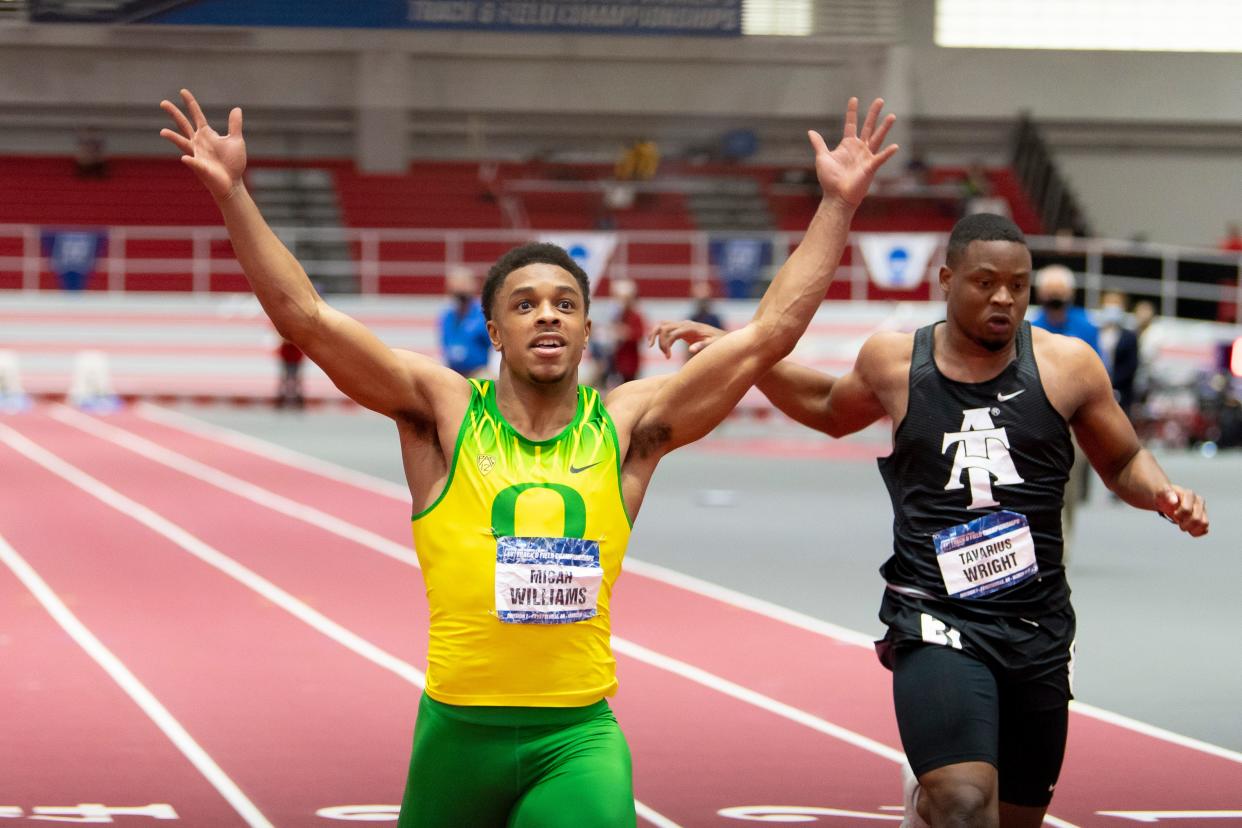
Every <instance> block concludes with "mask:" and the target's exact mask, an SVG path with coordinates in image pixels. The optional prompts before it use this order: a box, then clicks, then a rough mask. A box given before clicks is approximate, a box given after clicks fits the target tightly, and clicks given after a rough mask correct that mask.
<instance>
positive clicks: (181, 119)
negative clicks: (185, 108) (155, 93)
mask: <svg viewBox="0 0 1242 828" xmlns="http://www.w3.org/2000/svg"><path fill="white" fill-rule="evenodd" d="M160 109H162V110H164V111H165V112H167V113H168V117H170V118H172V119H173V123H174V124H176V125H177V129H179V130H181V134H182V135H184V136H185V137H186V138H193V137H194V127H193V126H191V125H190V121H189V120H188V119H187V118H186V117H185V115H183V114H182V113H181V110H180V109H178V108H177V105H176V104H175V103H173V102H172V101H169V100H163V101H160ZM160 134H161V135H162V134H163V133H160Z"/></svg>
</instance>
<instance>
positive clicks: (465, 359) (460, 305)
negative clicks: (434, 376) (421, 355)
mask: <svg viewBox="0 0 1242 828" xmlns="http://www.w3.org/2000/svg"><path fill="white" fill-rule="evenodd" d="M445 288H446V289H447V292H448V294H449V295H450V296H451V297H452V298H453V301H452V304H450V305H449V306H448V307H447V308H445V309H444V312H443V313H441V314H440V349H441V351H442V353H443V355H444V364H445V365H447V366H448V367H449V368H452V369H453V370H454V371H456V372H457V373H459V374H461V375H462V376H463V377H477V376H480V375H481V374H482V372H483V371H484V369H486V368H487V359H488V355H489V354H490V353H491V350H492V343H491V340H490V339H489V338H488V336H487V320H486V319H484V318H483V306H482V305H480V304H479V300H478V299H477V298H476V296H475V293H476V291H475V286H474V274H472V273H471V272H470V271H469V270H467V269H465V268H459V269H456V270H454V271H452V272H451V273H449V275H448V278H447V279H445Z"/></svg>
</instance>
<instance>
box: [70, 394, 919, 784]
mask: <svg viewBox="0 0 1242 828" xmlns="http://www.w3.org/2000/svg"><path fill="white" fill-rule="evenodd" d="M55 416H57V418H58V419H60V420H62V421H64V422H66V423H68V424H69V425H72V426H77V427H81V428H83V429H84V430H87V431H90V432H91V433H93V434H96V435H98V436H99V437H101V438H102V439H105V440H109V441H111V442H113V443H114V444H116V445H118V446H121V447H122V448H127V449H129V450H131V451H135V452H138V453H141V454H143V455H144V456H146V457H148V458H150V459H152V460H154V461H156V462H158V463H164V464H166V465H169V466H171V467H172V468H175V469H178V470H180V471H183V472H185V473H186V474H190V475H192V476H193V477H195V478H196V479H199V480H202V481H204V482H207V483H209V484H211V485H213V486H217V487H218V488H220V489H223V490H224V491H225V492H227V493H229V494H232V495H234V496H237V497H240V498H242V499H247V500H251V501H252V502H254V503H257V504H258V505H262V506H267V505H270V504H273V503H278V502H280V501H284V500H285V498H280V497H279V496H277V495H275V494H273V493H271V492H269V491H267V490H266V489H263V488H261V487H259V486H255V485H253V484H250V483H245V482H244V481H240V480H238V479H237V478H234V477H232V476H230V475H226V474H224V473H222V472H216V471H215V470H214V469H211V468H210V467H207V466H204V465H203V464H201V463H198V462H197V461H194V460H191V459H190V458H188V457H185V456H184V455H181V454H178V453H177V452H174V451H172V450H171V449H165V448H163V447H161V446H156V445H155V444H153V443H151V442H150V441H148V440H146V439H144V438H141V437H137V436H136V435H134V434H132V433H131V432H129V431H126V430H124V429H120V428H117V427H115V426H111V425H107V424H105V423H102V422H100V421H99V420H96V419H93V418H90V417H86V416H85V415H82V414H79V413H77V412H74V411H70V410H68V409H58V410H57V411H56V412H55ZM207 472H212V473H207ZM238 484H241V485H238ZM272 508H276V507H275V506H272ZM279 511H280V512H281V513H282V514H285V515H288V516H291V517H295V518H298V519H302V520H306V519H307V517H306V516H305V514H306V513H309V512H314V511H315V510H312V509H310V508H309V507H302V508H301V509H297V510H295V509H288V508H281V509H279ZM339 523H341V524H344V526H345V527H347V528H348V527H351V526H352V524H348V523H346V522H345V521H339ZM317 525H318V524H317ZM343 536H345V535H343ZM348 537H349V538H350V539H351V540H353V541H354V542H355V543H358V544H359V545H361V546H364V547H367V548H370V549H375V550H376V551H383V550H382V549H381V548H379V547H378V546H377V545H375V536H373V535H372V534H371V533H369V532H364V531H361V530H360V531H358V532H352V533H350V534H349V535H348ZM385 543H391V541H385ZM392 557H397V556H392ZM398 559H399V560H401V561H402V562H403V563H407V564H409V565H411V566H418V560H417V558H416V557H415V556H412V555H411V556H407V557H405V558H398ZM612 646H613V649H614V650H615V651H616V652H619V653H622V654H624V655H627V656H630V657H631V658H634V659H636V660H638V661H641V662H643V663H645V664H649V665H651V666H653V667H656V668H657V669H660V670H664V671H666V672H670V673H673V674H675V675H678V676H681V677H682V678H685V679H688V680H690V681H692V682H695V683H697V684H700V685H702V686H704V687H707V688H709V689H711V690H714V691H716V692H719V693H722V694H724V695H726V696H730V697H732V698H735V699H738V700H739V701H742V702H745V703H746V704H750V705H753V706H755V707H758V708H760V709H762V710H766V711H767V712H769V713H774V714H776V715H778V716H782V717H784V718H786V719H789V720H790V721H793V722H796V723H798V724H801V725H805V726H807V727H809V728H811V729H812V730H817V731H819V732H820V733H824V734H827V735H829V736H832V737H833V738H837V739H840V740H842V741H844V742H847V743H849V744H851V745H854V746H855V747H859V748H862V749H863V750H867V751H870V752H871V753H875V754H877V755H878V756H882V757H883V758H885V759H889V760H891V761H894V762H902V761H904V757H903V754H902V752H901V751H899V750H897V749H895V748H892V747H889V746H888V745H885V744H882V743H880V742H877V741H875V740H874V739H870V738H868V737H866V736H863V735H862V734H860V733H856V732H854V731H852V730H849V729H847V728H845V727H842V726H840V725H837V724H834V723H832V722H829V721H827V720H825V719H821V718H820V717H818V716H815V715H813V714H811V713H807V712H806V711H803V710H800V709H798V708H796V707H792V706H790V705H788V704H785V703H783V702H779V701H777V700H776V699H773V698H771V697H769V696H765V695H763V694H762V693H758V692H756V691H754V690H751V689H749V688H746V687H743V686H742V685H740V684H736V683H735V682H732V681H729V680H728V679H725V678H722V677H721V676H717V675H715V674H713V673H709V672H707V671H706V670H702V669H700V668H698V667H695V666H693V665H691V664H688V663H686V662H684V661H680V660H678V659H675V658H671V657H669V656H665V655H662V654H660V653H657V652H656V651H654V650H651V649H648V648H647V647H643V646H642V645H640V644H636V643H634V642H631V641H628V640H626V639H624V638H620V637H618V636H616V635H614V636H613V637H612Z"/></svg>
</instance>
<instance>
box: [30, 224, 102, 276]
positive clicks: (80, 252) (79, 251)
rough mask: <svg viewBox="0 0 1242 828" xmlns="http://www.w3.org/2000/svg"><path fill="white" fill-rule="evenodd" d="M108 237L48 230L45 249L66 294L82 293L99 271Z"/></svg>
mask: <svg viewBox="0 0 1242 828" xmlns="http://www.w3.org/2000/svg"><path fill="white" fill-rule="evenodd" d="M104 239H105V236H104V234H103V233H99V232H96V231H93V230H47V231H44V233H43V239H42V241H43V247H44V250H45V251H46V253H47V257H48V260H49V264H51V266H52V271H53V272H54V273H55V274H56V275H57V276H58V277H59V278H60V285H61V287H63V288H64V289H65V290H82V289H83V288H84V287H86V282H87V280H89V279H90V277H91V274H92V273H94V271H95V259H96V257H97V256H98V255H99V253H100V251H101V250H102V249H103V247H104Z"/></svg>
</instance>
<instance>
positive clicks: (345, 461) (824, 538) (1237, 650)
mask: <svg viewBox="0 0 1242 828" xmlns="http://www.w3.org/2000/svg"><path fill="white" fill-rule="evenodd" d="M183 410H185V411H186V413H190V414H193V415H195V416H199V417H202V418H203V419H206V420H209V421H211V422H214V423H217V424H220V425H224V426H228V427H230V428H235V429H238V430H240V431H243V432H246V433H248V434H252V435H254V436H257V437H261V438H264V439H267V440H271V441H273V442H275V443H279V444H281V445H284V446H287V447H290V448H293V449H296V450H299V451H303V452H305V453H307V454H311V455H314V456H317V457H321V458H323V459H327V460H332V461H334V462H337V463H340V464H342V465H345V466H348V467H351V468H354V469H357V470H359V471H364V472H367V473H370V474H373V475H376V476H379V477H383V478H386V479H389V480H393V481H398V482H400V481H402V472H401V464H400V461H399V457H398V453H397V443H396V432H395V428H394V427H393V426H392V424H391V423H389V422H388V421H387V420H385V419H384V418H382V417H379V416H377V415H373V414H370V413H366V412H360V413H338V412H332V413H329V412H314V413H285V414H278V413H276V412H272V411H267V410H260V409H250V410H246V409H227V408H187V409H183ZM723 430H724V431H725V432H727V433H730V434H731V435H734V436H736V435H738V434H739V433H746V432H747V431H749V432H750V433H754V432H756V431H767V432H776V433H777V434H779V436H780V437H781V438H783V439H785V438H788V439H805V440H808V441H817V440H819V439H821V438H819V437H817V436H816V435H813V434H810V433H809V432H805V431H800V430H796V429H794V428H792V427H789V426H787V425H784V424H772V425H763V426H756V425H735V424H728V425H726V426H725V427H724V429H723ZM869 437H870V438H871V439H873V440H874V439H875V438H876V435H875V434H872V435H869ZM881 437H882V435H881ZM711 439H713V438H711V437H709V438H708V440H711ZM825 439H826V438H825ZM811 444H813V442H812V443H808V445H811ZM1158 456H1159V459H1160V461H1161V463H1162V464H1163V465H1164V467H1165V469H1166V470H1167V471H1168V473H1169V475H1170V477H1171V478H1172V479H1173V480H1174V481H1175V482H1178V483H1180V484H1182V485H1186V486H1190V487H1192V488H1194V489H1196V490H1198V491H1199V492H1200V493H1202V494H1203V495H1204V496H1205V497H1206V499H1207V501H1208V504H1209V511H1210V514H1211V516H1212V521H1213V524H1212V531H1211V534H1209V535H1208V536H1207V537H1205V538H1201V539H1197V540H1195V539H1191V538H1189V537H1188V536H1186V535H1184V534H1182V533H1180V532H1178V531H1177V530H1176V529H1175V528H1174V527H1173V526H1171V525H1169V524H1166V523H1165V522H1164V521H1162V520H1160V519H1159V518H1157V517H1156V516H1155V515H1154V514H1150V513H1142V512H1138V511H1136V510H1134V509H1131V508H1129V507H1127V506H1124V505H1122V504H1118V503H1114V502H1112V501H1111V500H1110V498H1109V496H1108V493H1107V492H1106V491H1104V489H1103V486H1102V485H1100V484H1099V482H1098V480H1097V481H1095V486H1094V487H1093V490H1092V496H1091V500H1090V502H1089V504H1087V506H1086V507H1084V508H1083V509H1082V510H1081V512H1080V515H1079V518H1078V526H1077V527H1076V530H1075V537H1074V542H1073V551H1072V559H1071V563H1070V583H1071V586H1072V587H1073V590H1074V604H1075V607H1076V608H1077V611H1078V617H1079V632H1078V655H1079V658H1078V665H1077V669H1076V676H1075V678H1076V691H1077V695H1078V698H1079V699H1080V700H1082V701H1084V702H1087V703H1089V704H1092V705H1095V706H1097V707H1102V708H1105V709H1107V710H1110V711H1113V712H1116V713H1121V714H1124V715H1127V716H1131V717H1133V718H1136V719H1139V720H1141V721H1144V722H1147V723H1149V724H1154V725H1157V726H1160V727H1164V728H1167V729H1170V730H1173V731H1175V732H1177V733H1181V734H1183V735H1186V736H1192V737H1194V738H1198V739H1203V740H1205V741H1208V742H1211V743H1214V744H1217V745H1221V746H1223V747H1227V748H1231V749H1233V750H1242V714H1239V708H1238V700H1239V699H1242V646H1240V645H1239V644H1238V637H1237V635H1236V632H1235V631H1236V630H1237V629H1238V627H1239V626H1240V625H1242V595H1240V594H1239V592H1240V585H1242V555H1240V554H1239V553H1240V552H1242V549H1240V547H1242V543H1240V542H1239V541H1240V540H1242V525H1240V524H1242V485H1239V483H1240V482H1242V453H1238V452H1234V453H1227V452H1226V453H1222V454H1220V455H1218V456H1217V457H1215V458H1211V459H1208V458H1204V457H1201V456H1199V455H1197V454H1190V453H1180V452H1179V453H1166V454H1160V455H1158ZM720 490H727V491H728V492H730V493H731V494H730V495H728V496H727V497H724V498H721V497H720V496H719V495H715V494H712V493H715V492H719V491H720ZM722 499H723V500H725V501H728V505H719V503H720V501H721V500H722ZM891 521H892V515H891V511H890V508H889V504H888V498H887V495H886V494H885V491H884V486H883V484H882V482H881V480H880V476H879V472H878V471H877V470H876V468H875V465H874V463H872V462H870V461H826V460H817V459H776V458H771V459H768V458H755V457H749V456H735V455H728V454H717V453H709V452H705V451H700V450H698V449H696V448H694V447H689V448H686V449H682V450H681V451H679V452H677V453H675V454H673V455H672V456H670V457H668V458H666V459H665V461H664V462H663V464H662V465H661V468H660V470H659V471H658V472H657V473H656V477H655V480H654V481H653V483H652V486H651V489H650V492H649V494H648V496H647V501H646V503H645V505H644V507H643V511H642V514H641V515H640V517H639V520H638V522H637V524H636V527H635V531H634V535H633V538H632V541H631V545H630V553H631V554H632V555H634V556H635V557H638V558H641V559H643V560H647V561H650V562H652V563H658V564H661V565H664V566H667V567H669V568H672V569H675V570H679V571H682V572H686V573H688V574H692V575H694V576H696V577H699V578H703V579H705V580H708V581H712V582H715V583H718V584H721V585H723V586H727V587H730V588H732V589H735V590H738V591H740V592H744V593H747V594H751V595H754V596H757V597H759V598H763V599H765V600H768V601H771V602H773V603H776V604H779V605H781V606H785V607H788V608H790V609H794V610H798V611H800V612H803V613H806V614H807V615H811V616H814V617H816V618H820V619H823V620H826V621H830V622H833V623H835V624H839V625H841V626H844V627H848V628H851V629H855V630H858V631H860V632H864V633H867V634H869V635H879V633H880V632H881V631H882V630H881V626H880V624H879V622H878V621H877V620H876V617H875V614H876V609H877V607H878V604H879V599H880V594H881V589H882V582H881V580H880V576H879V574H878V573H877V571H876V570H877V567H879V565H880V564H881V563H882V562H883V560H884V559H885V557H886V556H887V554H888V550H889V548H890V545H891V535H890V525H891Z"/></svg>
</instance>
